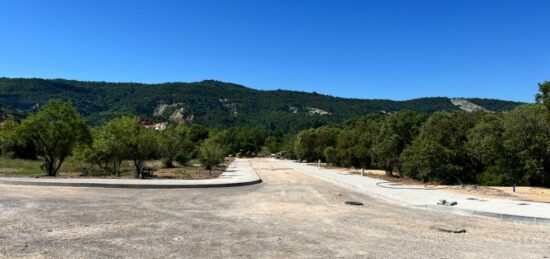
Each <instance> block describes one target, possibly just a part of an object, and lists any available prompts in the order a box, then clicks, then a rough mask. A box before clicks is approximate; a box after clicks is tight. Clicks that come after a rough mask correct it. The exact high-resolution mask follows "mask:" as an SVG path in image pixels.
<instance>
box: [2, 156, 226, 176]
mask: <svg viewBox="0 0 550 259" xmlns="http://www.w3.org/2000/svg"><path fill="white" fill-rule="evenodd" d="M231 161H232V160H226V161H225V162H224V163H223V164H222V165H220V166H218V167H216V168H215V169H214V170H212V171H209V170H205V169H203V167H202V166H201V165H200V162H199V161H198V160H196V159H194V160H191V161H189V163H188V165H186V166H178V167H175V168H162V163H161V162H160V161H159V160H152V161H147V162H146V164H145V165H146V166H147V167H150V168H152V169H153V170H155V178H158V179H187V180H198V179H212V178H216V177H218V176H219V175H220V174H221V173H223V171H224V170H225V168H227V165H229V163H231ZM120 171H121V174H120V176H119V177H117V176H115V175H112V174H111V173H109V172H107V171H105V170H103V169H102V168H99V167H98V166H96V165H90V164H88V163H83V162H81V161H77V160H75V159H73V158H69V159H67V161H65V162H64V163H63V164H62V165H61V168H60V169H59V172H58V176H57V177H59V178H127V179H131V178H134V176H135V175H134V174H135V167H134V164H133V162H132V161H124V162H122V165H121V170H120ZM0 176H8V177H47V176H46V173H45V172H44V170H42V161H40V160H25V159H10V158H0Z"/></svg>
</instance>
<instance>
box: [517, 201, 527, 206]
mask: <svg viewBox="0 0 550 259" xmlns="http://www.w3.org/2000/svg"><path fill="white" fill-rule="evenodd" d="M518 205H519V206H525V205H529V203H525V202H522V203H518Z"/></svg>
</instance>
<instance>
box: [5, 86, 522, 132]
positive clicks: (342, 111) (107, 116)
mask: <svg viewBox="0 0 550 259" xmlns="http://www.w3.org/2000/svg"><path fill="white" fill-rule="evenodd" d="M53 98H58V99H64V100H70V101H71V102H73V103H74V105H75V107H76V108H77V109H78V111H79V112H80V113H81V114H82V115H83V116H84V117H85V118H86V119H87V120H88V122H89V123H90V124H91V125H102V124H104V123H106V122H108V121H110V120H111V119H113V118H117V117H120V116H139V117H141V118H152V119H157V120H162V121H167V120H170V119H171V118H172V119H177V120H179V121H183V122H186V123H197V124H202V125H205V126H207V127H220V128H222V127H223V128H226V127H233V126H251V127H260V128H264V129H266V130H268V131H270V132H274V133H275V134H277V135H284V134H286V133H289V132H293V133H295V132H298V131H300V130H302V129H307V128H317V127H321V126H324V125H336V124H339V123H342V122H344V121H346V120H348V119H352V118H356V117H358V116H364V115H367V114H370V113H383V112H394V111H398V110H403V109H407V110H413V111H416V112H421V113H428V114H431V113H433V112H436V111H441V110H447V111H454V110H457V108H456V107H455V106H454V105H452V104H451V102H450V101H449V99H448V98H444V97H435V98H420V99H414V100H408V101H391V100H360V99H345V98H337V97H331V96H326V95H320V94H312V93H305V92H296V91H284V90H276V91H258V90H254V89H249V88H246V87H243V86H240V85H236V84H231V83H223V82H219V81H212V80H208V81H201V82H196V83H164V84H154V85H147V84H137V83H107V82H82V81H71V80H61V79H55V80H44V79H9V78H0V103H1V106H0V111H2V112H3V113H10V114H14V115H15V114H17V116H22V115H20V114H21V113H24V112H27V113H28V112H32V111H33V110H34V109H35V107H36V105H37V104H44V103H46V102H47V101H48V100H49V99H53ZM471 101H473V102H476V103H478V104H481V105H482V106H483V107H485V108H486V109H489V110H498V111H500V110H502V109H505V108H513V107H515V106H517V105H518V103H515V102H506V101H498V100H484V99H471ZM161 106H162V107H164V109H163V110H162V111H163V112H162V113H161V114H159V113H156V114H155V111H157V112H158V111H160V110H161V109H159V107H161ZM315 108H317V109H321V110H323V111H326V112H328V113H329V114H325V115H319V114H316V113H315V112H314V109H315ZM179 112H181V114H179ZM176 115H177V116H176ZM179 115H181V116H179Z"/></svg>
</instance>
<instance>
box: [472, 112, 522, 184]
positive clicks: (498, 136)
mask: <svg viewBox="0 0 550 259" xmlns="http://www.w3.org/2000/svg"><path fill="white" fill-rule="evenodd" d="M503 134H504V126H503V122H502V116H501V115H493V114H490V115H486V116H484V117H483V118H482V119H481V120H480V121H479V122H478V123H477V124H476V125H475V126H474V127H473V128H472V129H470V131H469V132H468V136H467V138H468V141H467V143H466V150H467V152H468V153H469V155H470V156H471V157H476V158H477V159H479V160H480V161H481V163H482V165H483V166H482V167H483V169H482V172H481V174H479V175H478V176H477V182H478V183H480V184H485V185H502V184H511V183H512V174H513V173H512V172H511V171H510V161H511V159H513V157H511V156H510V155H511V154H510V153H509V152H507V150H506V149H505V148H504V145H503Z"/></svg>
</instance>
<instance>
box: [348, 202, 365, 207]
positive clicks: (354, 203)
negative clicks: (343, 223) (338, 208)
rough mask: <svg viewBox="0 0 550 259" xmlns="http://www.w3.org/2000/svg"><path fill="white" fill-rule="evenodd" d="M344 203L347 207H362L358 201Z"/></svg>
mask: <svg viewBox="0 0 550 259" xmlns="http://www.w3.org/2000/svg"><path fill="white" fill-rule="evenodd" d="M345 203H346V204H347V205H353V206H362V205H363V203H362V202H358V201H346V202H345Z"/></svg>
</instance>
